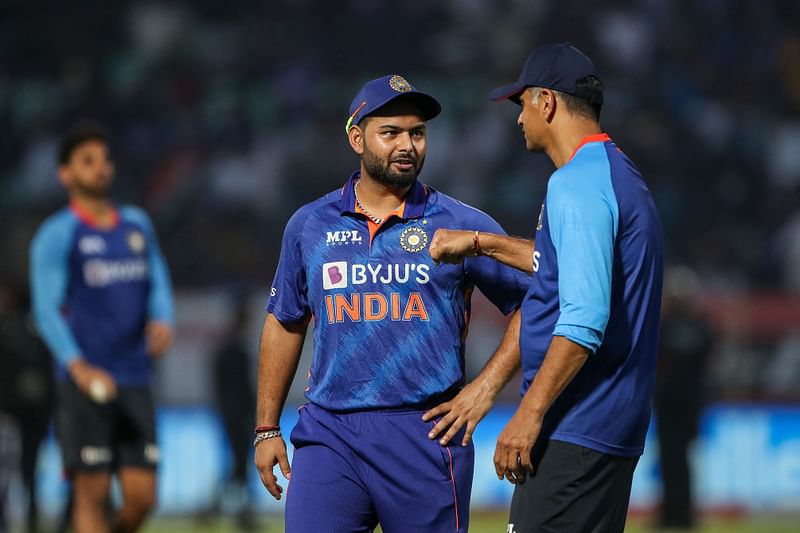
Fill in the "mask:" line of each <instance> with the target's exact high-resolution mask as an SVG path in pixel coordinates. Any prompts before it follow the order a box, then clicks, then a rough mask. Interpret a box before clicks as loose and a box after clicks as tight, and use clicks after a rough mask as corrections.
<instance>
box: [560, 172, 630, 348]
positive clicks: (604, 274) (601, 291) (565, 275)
mask: <svg viewBox="0 0 800 533" xmlns="http://www.w3.org/2000/svg"><path fill="white" fill-rule="evenodd" d="M602 178H603V177H602V176H598V180H595V181H592V182H590V183H589V184H588V185H587V186H578V184H574V183H573V184H571V185H570V184H569V183H568V180H567V179H565V176H558V175H554V176H553V177H552V178H551V180H550V184H549V186H548V191H547V200H546V207H545V212H546V215H547V220H548V225H549V228H550V237H551V239H552V242H553V247H554V248H555V251H556V257H557V261H558V294H559V308H560V315H559V319H558V322H556V326H555V329H554V331H553V335H554V336H561V337H565V338H567V339H569V340H571V341H573V342H575V343H577V344H580V345H581V346H584V347H585V348H588V349H589V350H590V351H591V352H592V353H594V352H595V351H597V349H598V348H599V347H600V344H601V343H602V342H603V335H604V333H605V329H606V325H607V324H608V318H609V316H610V313H611V277H612V266H613V262H614V242H615V240H616V235H617V227H618V221H619V208H618V206H617V203H616V199H615V198H614V196H613V192H611V193H609V192H607V191H604V190H603V189H602V188H599V187H596V186H592V184H595V183H598V182H599V181H600V180H602Z"/></svg>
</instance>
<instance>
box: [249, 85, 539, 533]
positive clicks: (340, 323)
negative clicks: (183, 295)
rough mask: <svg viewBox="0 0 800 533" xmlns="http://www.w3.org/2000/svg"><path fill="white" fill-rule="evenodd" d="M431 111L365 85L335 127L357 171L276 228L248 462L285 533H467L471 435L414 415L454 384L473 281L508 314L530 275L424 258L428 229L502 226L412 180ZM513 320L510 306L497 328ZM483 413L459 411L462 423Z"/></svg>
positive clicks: (474, 262) (474, 261) (398, 92)
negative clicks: (285, 424)
mask: <svg viewBox="0 0 800 533" xmlns="http://www.w3.org/2000/svg"><path fill="white" fill-rule="evenodd" d="M440 110H441V108H440V105H439V103H438V102H437V101H436V100H435V99H434V98H433V97H431V96H429V95H428V94H425V93H423V92H420V91H418V90H416V89H415V88H414V87H413V86H412V85H411V84H410V83H409V82H408V81H407V80H405V79H404V78H402V77H401V76H397V75H392V76H384V77H382V78H378V79H375V80H372V81H370V82H368V83H366V84H365V85H364V86H363V87H362V88H361V90H360V91H359V92H358V93H357V94H356V96H355V98H354V99H353V102H352V104H351V105H350V112H349V119H348V121H347V126H346V131H347V138H348V141H349V143H350V147H351V148H352V149H353V151H354V152H355V153H356V154H357V155H358V156H359V157H360V169H359V170H357V171H356V172H354V173H353V174H352V175H351V176H350V178H349V179H348V180H347V181H346V183H345V184H344V185H343V186H342V187H340V188H339V189H337V190H335V191H333V192H331V193H329V194H326V195H325V196H323V197H322V198H320V199H318V200H316V201H314V202H311V203H310V204H307V205H305V206H303V207H301V208H300V209H299V210H298V211H297V212H296V213H295V214H294V215H293V216H292V217H291V219H290V220H289V222H288V224H287V226H286V230H285V233H284V237H283V243H282V248H281V256H280V261H279V264H278V269H277V273H276V275H275V279H274V282H273V285H272V289H271V295H270V299H269V303H268V305H267V317H266V320H265V323H264V330H263V334H262V339H261V355H260V363H259V390H258V409H257V424H258V426H257V427H256V438H255V463H256V465H257V467H258V470H259V472H260V475H261V479H262V481H263V482H264V485H265V486H266V487H267V489H268V490H269V492H270V493H271V494H272V495H273V496H274V497H275V498H278V499H279V498H280V497H281V492H282V488H281V487H280V486H279V485H278V483H277V479H276V476H275V475H274V473H273V468H274V466H275V465H276V464H277V465H279V467H280V470H281V471H282V473H283V475H284V476H285V477H286V479H289V477H290V476H291V483H290V484H289V487H288V494H287V500H286V531H287V532H290V533H301V532H308V533H312V532H313V533H324V532H331V533H333V532H336V533H347V532H367V531H373V529H374V528H375V527H376V526H377V524H378V523H380V524H381V526H382V528H383V531H385V532H386V533H410V532H420V533H421V532H426V533H431V532H445V531H447V532H458V531H467V528H468V521H469V516H468V512H469V498H470V492H471V488H472V487H471V485H472V471H473V448H472V444H471V443H470V442H463V443H464V445H462V446H443V445H441V444H440V443H439V442H437V441H432V440H430V439H429V438H428V434H429V432H430V431H431V429H432V428H433V427H434V422H433V421H427V420H423V415H424V414H425V412H426V410H427V409H429V408H431V407H434V406H436V405H438V404H440V403H442V402H443V401H449V400H453V398H454V397H455V396H457V394H458V393H459V391H460V390H461V389H462V387H463V385H464V343H465V340H466V336H467V327H468V323H469V312H470V295H471V294H472V291H473V288H474V287H476V286H477V287H478V288H479V289H480V290H481V291H482V292H483V293H484V294H485V295H486V296H487V297H488V298H489V300H491V301H492V302H493V303H494V304H495V305H496V306H497V307H498V308H499V309H500V310H501V311H502V312H504V313H511V312H513V311H515V310H516V309H517V308H518V306H519V305H520V304H521V301H522V297H523V296H524V294H525V292H526V290H527V285H528V283H529V281H530V279H529V276H527V275H525V274H523V273H521V272H519V271H516V270H515V269H513V268H509V267H506V266H504V265H501V264H499V263H497V262H496V261H493V260H491V259H490V258H487V257H476V258H468V259H467V260H466V261H463V262H462V263H460V264H458V265H441V266H435V265H434V263H433V261H432V260H431V257H430V256H429V254H428V252H427V249H428V244H429V242H430V238H431V237H432V235H433V233H434V232H435V231H436V229H438V228H441V227H470V228H475V229H478V230H481V231H485V232H492V233H500V234H502V231H503V230H502V229H501V228H500V226H499V225H498V224H497V223H496V222H495V221H494V220H493V219H492V218H490V217H489V216H487V215H486V214H484V213H482V212H480V211H478V210H476V209H474V208H472V207H469V206H467V205H465V204H463V203H461V202H459V201H457V200H455V199H453V198H451V197H449V196H447V195H445V194H443V193H441V192H438V191H436V190H434V189H432V188H430V187H428V186H426V185H424V184H423V183H421V182H420V181H419V180H418V179H417V176H418V174H419V173H420V171H421V169H422V165H423V162H424V160H425V154H426V141H427V135H426V121H428V120H430V119H432V118H434V117H436V116H437V115H438V114H439V112H440ZM311 318H313V319H314V333H313V334H314V356H313V361H312V364H311V368H310V369H309V372H308V389H307V391H306V398H307V399H308V403H307V404H305V405H304V406H303V407H302V408H301V410H300V419H299V421H298V423H297V425H296V426H295V428H294V429H293V431H292V434H291V441H292V444H293V445H294V448H295V452H294V458H293V461H292V465H291V467H290V466H289V464H288V461H287V456H286V445H285V443H284V440H283V438H282V435H281V429H280V428H279V427H278V426H279V418H280V415H281V410H282V409H283V406H284V402H285V400H286V395H287V391H288V390H289V386H290V384H291V382H292V380H293V378H294V374H295V372H296V369H297V365H298V360H299V358H300V352H301V348H302V345H303V340H304V338H305V334H306V328H307V326H308V324H309V321H310V320H311ZM518 326H519V318H518V314H517V313H515V317H514V318H513V319H512V321H511V327H510V330H514V329H515V328H516V327H518ZM507 338H510V339H513V340H512V341H508V340H505V341H504V342H502V343H501V345H500V347H499V348H498V350H497V353H498V354H501V355H502V357H503V358H504V359H511V360H515V359H518V358H519V349H518V344H517V341H516V335H515V334H507ZM489 366H490V367H491V365H489ZM487 403H488V404H489V405H490V404H491V402H487ZM487 409H488V407H487ZM484 414H485V412H482V413H478V414H477V415H476V414H474V412H473V414H472V415H471V416H468V415H467V414H465V416H464V417H465V420H466V421H467V422H466V423H467V424H469V425H470V431H471V430H472V429H474V424H475V423H476V421H477V420H479V419H480V418H481V417H482V416H483V415H484ZM464 433H466V429H465V430H464V431H463V432H462V436H461V438H465V437H464V436H463V434H464Z"/></svg>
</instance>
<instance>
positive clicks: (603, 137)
mask: <svg viewBox="0 0 800 533" xmlns="http://www.w3.org/2000/svg"><path fill="white" fill-rule="evenodd" d="M610 140H611V137H609V136H608V134H607V133H595V134H592V135H588V136H586V137H584V139H583V140H582V141H581V142H580V144H578V146H577V147H576V148H575V150H574V151H573V152H572V155H571V156H569V159H568V160H567V161H570V160H572V158H573V157H575V154H577V153H578V150H580V149H581V148H583V146H584V145H585V144H589V143H604V142H606V141H610Z"/></svg>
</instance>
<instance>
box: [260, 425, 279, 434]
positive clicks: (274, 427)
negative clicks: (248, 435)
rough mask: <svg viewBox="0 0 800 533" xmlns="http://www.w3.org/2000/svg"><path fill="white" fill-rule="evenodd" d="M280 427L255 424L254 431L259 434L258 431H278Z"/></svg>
mask: <svg viewBox="0 0 800 533" xmlns="http://www.w3.org/2000/svg"><path fill="white" fill-rule="evenodd" d="M280 429H281V427H280V426H256V429H255V431H254V433H255V434H259V433H264V432H265V431H275V430H278V431H280Z"/></svg>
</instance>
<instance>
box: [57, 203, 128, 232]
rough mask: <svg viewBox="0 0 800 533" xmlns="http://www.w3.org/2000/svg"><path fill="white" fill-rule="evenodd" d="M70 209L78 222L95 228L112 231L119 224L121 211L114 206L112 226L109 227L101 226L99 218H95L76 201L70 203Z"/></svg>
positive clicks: (112, 208)
mask: <svg viewBox="0 0 800 533" xmlns="http://www.w3.org/2000/svg"><path fill="white" fill-rule="evenodd" d="M69 208H70V210H71V211H72V213H73V214H74V215H75V216H76V217H78V220H80V221H81V222H83V223H84V224H86V225H87V226H91V227H93V228H97V229H112V228H115V227H116V226H117V224H119V211H117V208H116V207H114V206H111V225H110V226H108V227H106V226H103V225H101V224H100V221H99V220H98V219H97V217H95V216H94V215H93V214H92V213H91V212H90V211H89V210H88V209H84V208H83V206H82V205H80V204H79V203H78V202H76V201H74V200H73V201H72V202H70V203H69Z"/></svg>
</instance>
